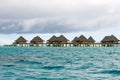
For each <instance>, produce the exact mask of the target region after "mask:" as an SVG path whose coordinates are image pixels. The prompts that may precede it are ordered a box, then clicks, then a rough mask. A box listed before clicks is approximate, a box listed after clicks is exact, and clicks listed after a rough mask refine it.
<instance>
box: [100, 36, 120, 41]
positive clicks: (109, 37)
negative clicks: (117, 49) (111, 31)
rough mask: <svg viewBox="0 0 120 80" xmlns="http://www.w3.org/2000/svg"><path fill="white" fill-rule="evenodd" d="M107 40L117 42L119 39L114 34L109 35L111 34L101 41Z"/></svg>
mask: <svg viewBox="0 0 120 80" xmlns="http://www.w3.org/2000/svg"><path fill="white" fill-rule="evenodd" d="M109 41H114V42H118V41H119V40H118V39H117V38H116V37H115V36H114V35H111V36H105V37H104V38H103V40H102V41H101V42H109Z"/></svg>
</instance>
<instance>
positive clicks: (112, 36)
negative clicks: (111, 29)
mask: <svg viewBox="0 0 120 80" xmlns="http://www.w3.org/2000/svg"><path fill="white" fill-rule="evenodd" d="M111 40H112V41H119V39H117V38H116V37H115V36H114V35H111Z"/></svg>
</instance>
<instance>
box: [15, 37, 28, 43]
mask: <svg viewBox="0 0 120 80" xmlns="http://www.w3.org/2000/svg"><path fill="white" fill-rule="evenodd" d="M26 41H27V40H26V39H25V38H24V37H22V36H20V37H19V38H18V39H17V40H16V42H26Z"/></svg>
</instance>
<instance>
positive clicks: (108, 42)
mask: <svg viewBox="0 0 120 80" xmlns="http://www.w3.org/2000/svg"><path fill="white" fill-rule="evenodd" d="M119 41H120V40H119V39H118V38H116V37H115V36H114V35H111V36H105V37H104V38H103V39H102V40H101V42H100V43H96V41H95V40H94V38H93V37H91V36H90V37H89V38H86V37H85V36H84V35H80V36H79V37H75V38H74V39H73V40H72V41H70V40H68V39H67V38H66V37H65V36H64V35H60V36H58V37H57V36H55V35H53V36H52V37H51V38H50V39H48V40H47V41H46V43H44V42H45V41H44V40H43V39H42V38H40V37H39V36H36V37H34V38H33V39H32V40H31V41H30V42H29V43H28V41H27V40H26V39H25V38H24V37H22V36H20V37H19V38H18V39H16V40H15V41H14V43H13V44H12V45H9V46H34V47H35V46H55V47H56V46H58V47H59V46H61V47H62V46H80V47H82V46H83V47H84V46H93V47H94V46H107V47H111V46H118V45H119V44H120V43H119Z"/></svg>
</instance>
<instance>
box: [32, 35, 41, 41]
mask: <svg viewBox="0 0 120 80" xmlns="http://www.w3.org/2000/svg"><path fill="white" fill-rule="evenodd" d="M31 41H40V42H41V41H43V39H41V38H40V37H39V36H36V37H34V38H33V39H32V40H31Z"/></svg>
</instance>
